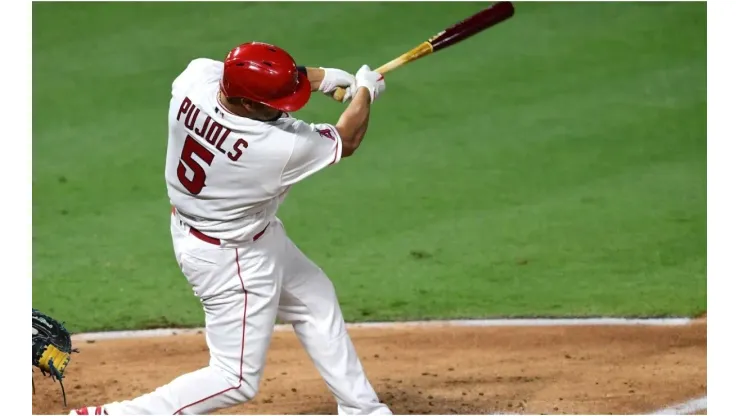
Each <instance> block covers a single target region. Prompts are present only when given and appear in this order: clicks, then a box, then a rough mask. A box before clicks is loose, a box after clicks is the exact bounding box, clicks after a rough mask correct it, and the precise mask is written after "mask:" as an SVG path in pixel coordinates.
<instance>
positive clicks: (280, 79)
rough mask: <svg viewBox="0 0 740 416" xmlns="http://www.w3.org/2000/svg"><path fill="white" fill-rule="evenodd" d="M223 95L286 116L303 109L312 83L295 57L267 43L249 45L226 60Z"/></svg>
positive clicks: (237, 48) (231, 53)
mask: <svg viewBox="0 0 740 416" xmlns="http://www.w3.org/2000/svg"><path fill="white" fill-rule="evenodd" d="M221 91H222V92H223V93H224V94H225V95H226V96H227V97H239V98H248V99H250V100H253V101H257V102H259V103H262V104H265V105H267V106H270V107H272V108H276V109H278V110H281V111H285V112H292V111H297V110H299V109H301V107H303V106H304V105H306V103H307V102H308V99H309V97H310V96H311V83H310V82H309V81H308V78H307V77H306V76H305V75H304V74H303V73H302V72H300V71H298V68H297V67H296V64H295V61H294V60H293V57H291V56H290V54H288V52H285V51H284V50H283V49H280V48H278V47H277V46H273V45H270V44H267V43H261V42H249V43H244V44H241V45H239V46H237V47H236V48H234V49H232V50H231V52H229V54H228V55H226V59H225V60H224V75H223V77H222V78H221Z"/></svg>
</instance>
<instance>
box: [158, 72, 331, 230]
mask: <svg viewBox="0 0 740 416" xmlns="http://www.w3.org/2000/svg"><path fill="white" fill-rule="evenodd" d="M222 74H223V62H219V61H214V60H211V59H206V58H200V59H195V60H193V61H192V62H191V63H190V64H189V65H188V67H187V68H186V69H185V71H184V72H183V73H182V74H180V75H179V76H178V77H177V78H176V79H175V81H174V82H173V83H172V99H171V101H170V109H169V139H168V143H167V161H166V167H165V178H166V181H167V191H168V195H169V198H170V202H171V204H172V205H173V206H174V207H175V208H176V209H177V211H178V213H179V214H180V216H181V217H182V219H183V220H184V221H185V222H186V223H187V224H188V225H190V226H191V227H194V228H196V229H198V230H199V231H201V232H203V233H205V234H207V235H209V236H211V237H213V238H218V239H221V240H227V241H237V242H238V241H248V240H250V239H251V238H252V237H253V236H254V235H255V234H257V233H259V232H260V231H262V230H263V229H264V228H265V227H266V226H267V225H268V223H269V221H270V220H271V219H273V217H274V216H275V214H276V212H277V209H278V206H279V205H280V203H281V202H282V200H283V198H284V197H285V194H286V193H287V191H288V189H289V188H290V186H291V185H292V184H295V183H296V182H298V181H300V180H302V179H304V178H306V177H307V176H309V175H311V174H313V173H316V172H318V171H319V170H321V169H322V168H324V167H326V166H329V165H331V164H335V163H337V162H338V161H339V159H340V158H341V154H342V142H341V140H340V138H339V134H338V132H337V130H336V128H335V127H334V126H332V125H329V124H308V123H306V122H303V121H301V120H297V119H295V118H293V117H291V116H289V115H287V114H284V115H283V116H282V117H281V118H279V119H278V120H276V121H272V122H263V121H257V120H252V119H248V118H244V117H239V116H236V115H234V114H232V113H230V112H229V111H228V110H227V109H226V108H224V107H223V106H222V105H221V104H220V102H219V101H218V98H217V94H218V91H219V81H220V79H221V76H222Z"/></svg>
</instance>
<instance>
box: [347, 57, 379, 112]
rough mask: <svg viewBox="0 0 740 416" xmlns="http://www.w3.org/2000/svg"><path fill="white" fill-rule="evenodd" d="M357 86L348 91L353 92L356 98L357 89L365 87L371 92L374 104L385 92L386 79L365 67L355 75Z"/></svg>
mask: <svg viewBox="0 0 740 416" xmlns="http://www.w3.org/2000/svg"><path fill="white" fill-rule="evenodd" d="M355 80H356V81H355V84H354V85H353V86H352V87H351V88H349V89H347V92H351V93H352V94H349V95H352V96H354V95H355V94H356V93H357V89H359V88H361V87H365V88H367V89H368V91H370V102H371V103H374V102H375V100H376V99H377V98H378V97H379V96H380V94H381V93H382V92H383V91H385V79H384V78H383V75H381V74H380V73H378V72H375V71H373V70H371V69H370V67H369V66H367V65H363V66H362V67H360V69H359V70H358V71H357V74H356V75H355Z"/></svg>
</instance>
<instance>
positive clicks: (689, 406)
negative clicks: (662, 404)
mask: <svg viewBox="0 0 740 416" xmlns="http://www.w3.org/2000/svg"><path fill="white" fill-rule="evenodd" d="M701 410H707V396H704V397H700V398H698V399H693V400H689V401H687V402H684V403H681V404H677V405H675V406H669V407H666V408H663V409H660V410H658V411H657V412H654V413H650V414H651V415H690V414H692V413H696V412H698V411H701Z"/></svg>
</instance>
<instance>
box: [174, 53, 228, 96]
mask: <svg viewBox="0 0 740 416" xmlns="http://www.w3.org/2000/svg"><path fill="white" fill-rule="evenodd" d="M223 72H224V63H223V62H220V61H216V60H213V59H210V58H196V59H193V60H192V61H190V62H189V63H188V65H187V66H186V67H185V69H184V70H183V71H182V72H181V73H180V74H179V75H178V76H177V78H175V80H174V81H173V82H172V91H173V92H175V91H176V90H179V89H187V88H188V87H189V86H190V85H192V84H194V83H198V82H215V81H218V80H219V79H221V75H222V74H223Z"/></svg>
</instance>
